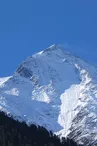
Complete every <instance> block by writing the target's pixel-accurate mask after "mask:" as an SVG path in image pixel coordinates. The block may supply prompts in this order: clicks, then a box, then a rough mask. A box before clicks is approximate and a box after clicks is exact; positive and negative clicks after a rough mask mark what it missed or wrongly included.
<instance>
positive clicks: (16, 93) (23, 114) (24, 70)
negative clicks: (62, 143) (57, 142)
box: [0, 45, 97, 145]
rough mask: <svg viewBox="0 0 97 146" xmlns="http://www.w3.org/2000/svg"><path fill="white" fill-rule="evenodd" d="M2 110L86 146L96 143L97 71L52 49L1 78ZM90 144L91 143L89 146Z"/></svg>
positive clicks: (70, 56) (62, 51)
mask: <svg viewBox="0 0 97 146" xmlns="http://www.w3.org/2000/svg"><path fill="white" fill-rule="evenodd" d="M0 110H3V111H4V112H6V113H7V114H11V115H12V116H13V117H14V118H15V119H16V118H18V119H19V120H25V121H26V122H27V123H28V124H31V123H34V124H36V125H40V126H44V127H46V128H47V129H48V130H52V131H53V132H54V133H56V134H58V135H60V136H61V137H62V136H70V137H72V138H74V139H75V140H76V141H78V142H80V143H85V144H86V145H87V143H86V142H87V139H89V140H90V142H91V143H92V145H93V144H94V143H95V141H96V140H97V69H96V68H95V67H93V66H91V65H88V64H87V63H86V62H84V61H83V60H81V59H80V58H78V57H75V56H73V55H72V54H70V53H69V52H66V51H65V50H64V48H62V47H61V46H60V45H59V46H56V45H53V46H51V47H49V48H47V49H45V50H44V51H42V52H39V53H37V54H34V55H32V56H31V57H29V58H28V59H27V60H26V61H24V62H23V63H22V64H21V65H20V66H19V68H18V69H17V70H16V72H15V73H14V75H13V76H11V77H7V78H0ZM88 143H89V142H88Z"/></svg>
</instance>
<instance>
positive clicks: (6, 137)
mask: <svg viewBox="0 0 97 146" xmlns="http://www.w3.org/2000/svg"><path fill="white" fill-rule="evenodd" d="M0 146H78V145H77V144H76V143H75V142H74V141H73V140H70V139H69V138H67V139H65V138H62V140H60V139H59V137H58V136H56V135H54V134H53V133H52V132H51V131H50V132H49V131H47V130H46V128H44V127H40V126H36V125H34V124H32V125H30V126H28V125H27V124H26V123H25V122H19V121H18V120H14V119H13V118H12V117H8V116H7V115H6V114H5V113H4V112H0Z"/></svg>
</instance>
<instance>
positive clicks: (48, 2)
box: [0, 0, 97, 77]
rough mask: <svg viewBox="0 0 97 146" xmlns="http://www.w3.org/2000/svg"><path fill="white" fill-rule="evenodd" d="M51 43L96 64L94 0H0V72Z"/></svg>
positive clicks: (8, 71)
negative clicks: (65, 45) (64, 45)
mask: <svg viewBox="0 0 97 146" xmlns="http://www.w3.org/2000/svg"><path fill="white" fill-rule="evenodd" d="M52 44H68V46H69V47H68V48H67V50H70V51H71V52H73V53H75V54H76V55H79V56H81V57H82V58H84V59H85V60H87V61H89V62H90V63H94V64H96V65H97V0H1V1H0V76H1V77H2V76H8V75H11V74H12V73H13V72H14V71H15V70H16V68H17V66H18V65H19V64H20V63H21V62H22V61H23V60H24V59H25V58H26V57H28V56H29V55H32V54H33V53H35V52H38V51H40V50H42V49H45V48H46V47H48V46H50V45H52Z"/></svg>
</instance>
